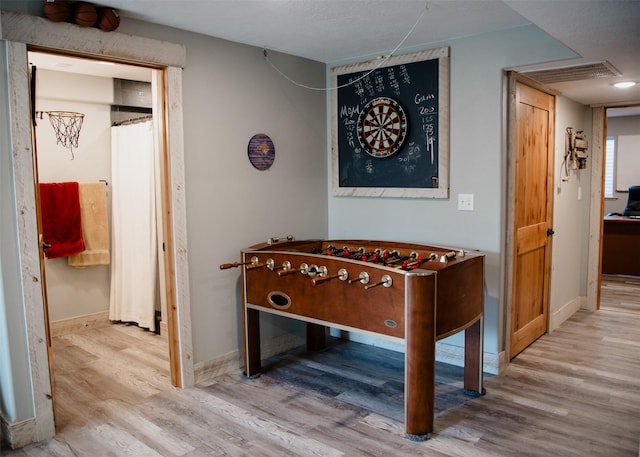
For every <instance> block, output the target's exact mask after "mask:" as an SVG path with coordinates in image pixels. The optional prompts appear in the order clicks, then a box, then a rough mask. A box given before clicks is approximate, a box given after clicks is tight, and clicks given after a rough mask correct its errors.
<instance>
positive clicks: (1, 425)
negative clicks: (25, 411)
mask: <svg viewBox="0 0 640 457" xmlns="http://www.w3.org/2000/svg"><path fill="white" fill-rule="evenodd" d="M0 441H4V442H5V443H7V444H8V445H9V447H10V448H11V449H18V448H21V447H24V446H27V445H29V444H32V443H35V442H37V441H38V439H37V431H36V419H35V417H32V418H31V419H27V420H23V421H20V422H9V421H7V420H6V419H5V417H4V416H3V415H1V414H0Z"/></svg>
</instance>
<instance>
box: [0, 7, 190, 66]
mask: <svg viewBox="0 0 640 457" xmlns="http://www.w3.org/2000/svg"><path fill="white" fill-rule="evenodd" d="M1 15H2V16H1V19H2V38H4V39H5V40H9V41H15V42H18V43H26V44H29V45H31V46H38V47H42V48H48V49H64V50H68V51H73V52H77V53H81V54H93V55H99V56H100V57H102V58H114V59H118V60H128V61H135V62H137V63H147V64H156V65H163V66H169V67H180V68H184V66H185V65H186V50H185V47H184V45H181V44H175V43H170V42H168V41H159V40H154V39H151V38H143V37H137V36H133V35H128V34H125V33H119V32H103V31H102V30H99V29H96V28H91V27H80V26H78V25H76V24H68V23H66V22H51V21H49V20H47V19H45V18H42V17H37V16H29V15H27V14H20V13H14V12H11V11H2V12H1Z"/></svg>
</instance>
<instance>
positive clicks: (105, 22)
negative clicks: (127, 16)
mask: <svg viewBox="0 0 640 457" xmlns="http://www.w3.org/2000/svg"><path fill="white" fill-rule="evenodd" d="M97 25H98V28H99V29H100V30H104V31H105V32H112V31H114V30H115V29H117V28H118V26H119V25H120V15H119V14H118V12H117V11H116V10H115V9H113V8H108V7H105V8H98V23H97Z"/></svg>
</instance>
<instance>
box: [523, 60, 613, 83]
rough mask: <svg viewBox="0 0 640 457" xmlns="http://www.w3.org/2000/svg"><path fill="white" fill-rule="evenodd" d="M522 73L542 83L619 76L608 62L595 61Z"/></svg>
mask: <svg viewBox="0 0 640 457" xmlns="http://www.w3.org/2000/svg"><path fill="white" fill-rule="evenodd" d="M522 74H524V75H526V76H527V77H529V78H531V79H533V80H534V81H538V82H540V83H543V84H553V83H562V82H567V81H581V80H585V79H599V78H609V77H611V76H621V75H622V73H620V71H618V70H617V69H616V68H615V67H614V66H613V65H611V64H610V63H609V62H597V63H590V64H587V65H576V66H573V67H564V68H552V69H550V70H538V71H530V72H523V73H522Z"/></svg>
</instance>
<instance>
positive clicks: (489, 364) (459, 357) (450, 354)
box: [436, 342, 507, 375]
mask: <svg viewBox="0 0 640 457" xmlns="http://www.w3.org/2000/svg"><path fill="white" fill-rule="evenodd" d="M436 361H437V362H442V363H448V364H449V365H454V366H457V367H464V348H463V347H460V346H454V345H452V344H447V343H441V342H438V343H436ZM506 366H507V365H506V362H505V354H504V352H500V353H498V354H492V353H490V352H485V353H484V354H483V355H482V371H483V372H484V373H489V374H495V375H498V374H500V373H502V372H503V371H504V369H505V368H506Z"/></svg>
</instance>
